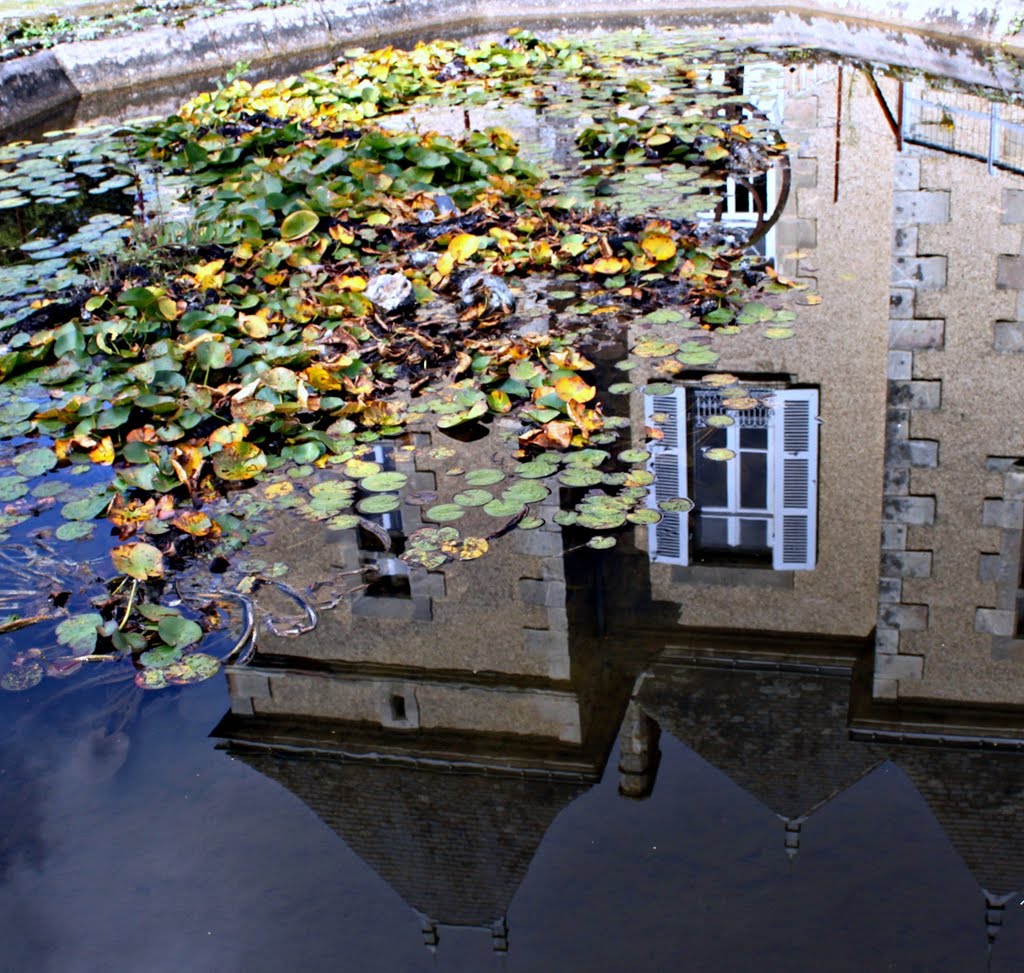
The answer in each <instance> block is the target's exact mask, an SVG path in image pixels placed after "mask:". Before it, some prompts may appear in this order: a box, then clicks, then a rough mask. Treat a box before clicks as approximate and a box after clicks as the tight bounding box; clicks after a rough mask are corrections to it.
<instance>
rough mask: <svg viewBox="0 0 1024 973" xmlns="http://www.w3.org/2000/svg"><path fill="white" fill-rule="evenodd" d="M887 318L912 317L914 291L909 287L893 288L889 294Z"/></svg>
mask: <svg viewBox="0 0 1024 973" xmlns="http://www.w3.org/2000/svg"><path fill="white" fill-rule="evenodd" d="M889 316H890V317H894V318H912V317H913V316H914V291H913V290H912V289H911V288H909V287H894V288H893V289H892V290H891V291H890V292H889Z"/></svg>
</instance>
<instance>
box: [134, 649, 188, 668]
mask: <svg viewBox="0 0 1024 973" xmlns="http://www.w3.org/2000/svg"><path fill="white" fill-rule="evenodd" d="M180 659H181V649H177V648H174V647H173V646H170V645H158V646H157V647H156V648H155V649H150V650H149V651H148V652H143V653H142V655H140V656H139V662H140V663H141V664H142V665H144V666H146V668H147V669H165V668H166V667H167V666H169V665H171V664H172V663H174V662H178V661H179V660H180Z"/></svg>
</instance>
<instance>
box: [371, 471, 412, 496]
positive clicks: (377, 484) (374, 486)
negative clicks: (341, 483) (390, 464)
mask: <svg viewBox="0 0 1024 973" xmlns="http://www.w3.org/2000/svg"><path fill="white" fill-rule="evenodd" d="M408 482H409V477H407V476H406V475H405V474H404V473H396V472H385V473H371V474H370V475H369V476H364V477H363V478H362V479H361V480H360V481H359V485H360V486H361V487H362V488H363V489H364V490H371V491H373V492H374V493H386V492H388V491H391V490H401V489H402V487H404V486H405V485H406V484H407V483H408Z"/></svg>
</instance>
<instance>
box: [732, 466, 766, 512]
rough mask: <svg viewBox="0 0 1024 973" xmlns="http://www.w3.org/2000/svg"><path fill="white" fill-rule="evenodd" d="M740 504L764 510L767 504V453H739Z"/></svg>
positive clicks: (748, 507)
mask: <svg viewBox="0 0 1024 973" xmlns="http://www.w3.org/2000/svg"><path fill="white" fill-rule="evenodd" d="M739 464H740V506H741V507H744V508H747V509H755V510H764V509H765V508H766V507H767V506H768V454H767V453H740V455H739Z"/></svg>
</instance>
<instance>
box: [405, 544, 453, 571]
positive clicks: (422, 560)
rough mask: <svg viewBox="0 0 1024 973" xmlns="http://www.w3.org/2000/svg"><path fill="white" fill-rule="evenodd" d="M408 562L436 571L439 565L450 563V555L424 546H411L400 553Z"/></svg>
mask: <svg viewBox="0 0 1024 973" xmlns="http://www.w3.org/2000/svg"><path fill="white" fill-rule="evenodd" d="M399 557H400V559H401V560H403V561H405V563H406V564H412V565H415V566H417V567H421V568H426V569H427V570H428V571H436V570H437V569H438V568H439V567H442V566H443V565H445V564H447V563H448V555H447V554H442V553H441V552H440V551H428V550H424V549H423V548H418V547H414V548H410V549H409V550H407V551H404V552H403V553H402V554H400V555H399Z"/></svg>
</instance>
